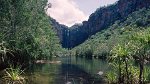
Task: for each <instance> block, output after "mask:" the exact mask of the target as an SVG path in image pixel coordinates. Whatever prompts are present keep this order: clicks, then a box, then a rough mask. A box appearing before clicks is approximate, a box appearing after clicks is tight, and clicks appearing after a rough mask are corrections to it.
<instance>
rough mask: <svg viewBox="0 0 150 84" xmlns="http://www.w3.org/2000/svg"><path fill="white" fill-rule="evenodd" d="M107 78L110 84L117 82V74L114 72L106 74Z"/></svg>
mask: <svg viewBox="0 0 150 84" xmlns="http://www.w3.org/2000/svg"><path fill="white" fill-rule="evenodd" d="M106 77H107V80H108V84H115V83H116V82H117V81H116V80H117V74H116V73H114V72H113V71H109V72H107V73H106Z"/></svg>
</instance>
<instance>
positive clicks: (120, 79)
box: [119, 58, 122, 84]
mask: <svg viewBox="0 0 150 84" xmlns="http://www.w3.org/2000/svg"><path fill="white" fill-rule="evenodd" d="M121 81H122V77H121V60H120V58H119V84H120V83H121Z"/></svg>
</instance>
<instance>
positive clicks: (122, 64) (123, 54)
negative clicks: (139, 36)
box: [110, 43, 132, 84]
mask: <svg viewBox="0 0 150 84" xmlns="http://www.w3.org/2000/svg"><path fill="white" fill-rule="evenodd" d="M129 44H130V43H128V44H124V45H120V44H118V45H117V46H115V47H114V48H113V49H112V50H111V53H112V56H111V57H110V58H111V60H113V62H115V63H117V64H118V82H119V83H123V82H124V76H126V80H127V81H126V82H127V83H128V84H129V70H128V67H129V64H128V62H129V61H130V60H131V59H132V56H131V54H132V50H131V48H130V46H129ZM123 69H124V70H125V74H124V73H123Z"/></svg>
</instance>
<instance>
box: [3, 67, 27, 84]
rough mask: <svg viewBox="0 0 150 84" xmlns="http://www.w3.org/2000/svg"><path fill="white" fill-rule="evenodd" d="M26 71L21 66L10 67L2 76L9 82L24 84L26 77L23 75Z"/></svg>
mask: <svg viewBox="0 0 150 84" xmlns="http://www.w3.org/2000/svg"><path fill="white" fill-rule="evenodd" d="M23 73H24V71H23V70H21V67H16V68H14V67H12V66H11V67H10V68H7V69H5V75H4V76H3V77H2V78H3V80H4V81H5V82H6V83H7V84H24V83H25V78H24V77H23V76H22V74H23Z"/></svg>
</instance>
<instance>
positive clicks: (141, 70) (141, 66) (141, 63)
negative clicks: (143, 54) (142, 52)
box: [139, 61, 144, 84]
mask: <svg viewBox="0 0 150 84" xmlns="http://www.w3.org/2000/svg"><path fill="white" fill-rule="evenodd" d="M143 68H144V67H143V61H141V62H140V74H139V84H143V81H142V80H143V79H142V75H143Z"/></svg>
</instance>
